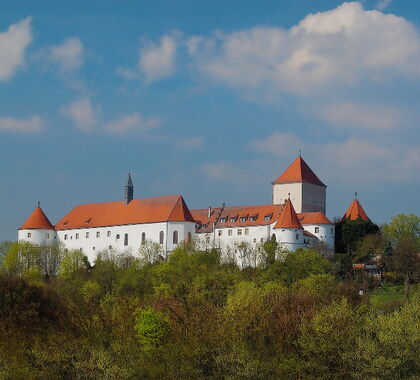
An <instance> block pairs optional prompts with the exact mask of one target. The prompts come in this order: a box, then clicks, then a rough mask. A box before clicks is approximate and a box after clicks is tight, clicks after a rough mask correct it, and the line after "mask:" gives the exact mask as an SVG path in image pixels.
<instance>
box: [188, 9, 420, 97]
mask: <svg viewBox="0 0 420 380" xmlns="http://www.w3.org/2000/svg"><path fill="white" fill-rule="evenodd" d="M188 51H189V53H190V55H191V56H192V57H194V59H195V60H196V62H197V66H198V68H199V70H200V71H201V72H202V73H205V74H206V75H209V76H210V77H212V78H214V79H217V80H219V81H222V82H225V83H227V84H229V85H231V86H233V87H238V88H250V89H260V90H262V91H264V92H269V91H273V89H274V90H276V91H279V92H289V93H294V94H299V95H313V94H317V95H319V94H320V92H321V93H322V92H323V91H324V92H325V93H331V88H335V87H340V86H341V87H343V88H346V87H348V86H355V85H357V84H365V83H366V82H373V81H378V80H386V79H384V78H394V77H395V75H393V74H396V75H401V74H404V75H407V76H415V77H417V78H419V77H420V67H419V66H418V64H417V62H419V61H420V36H419V34H418V32H417V30H416V28H415V27H414V26H413V25H412V24H411V23H410V22H408V21H407V20H405V19H404V18H402V17H397V16H395V15H392V14H384V13H381V12H379V11H377V10H364V9H363V7H362V5H361V4H360V3H358V2H349V3H343V4H342V5H340V6H339V7H337V8H335V9H333V10H330V11H325V12H318V13H315V14H309V15H308V16H306V17H305V18H304V19H303V20H302V21H301V22H300V23H299V24H297V25H295V26H294V27H292V28H291V29H289V30H285V29H282V28H276V27H256V28H252V29H248V30H244V31H240V32H234V33H230V34H220V33H219V34H216V35H215V36H213V37H211V38H207V39H205V38H199V37H193V38H192V39H190V41H189V43H188Z"/></svg>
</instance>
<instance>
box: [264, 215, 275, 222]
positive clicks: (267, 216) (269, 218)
mask: <svg viewBox="0 0 420 380" xmlns="http://www.w3.org/2000/svg"><path fill="white" fill-rule="evenodd" d="M272 217H273V214H271V215H266V216H264V220H265V221H266V222H268V221H269V220H271V218H272Z"/></svg>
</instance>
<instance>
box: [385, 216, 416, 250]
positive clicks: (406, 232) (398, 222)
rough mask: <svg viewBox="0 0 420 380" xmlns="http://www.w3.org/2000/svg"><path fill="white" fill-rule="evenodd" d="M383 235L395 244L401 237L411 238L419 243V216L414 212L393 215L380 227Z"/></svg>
mask: <svg viewBox="0 0 420 380" xmlns="http://www.w3.org/2000/svg"><path fill="white" fill-rule="evenodd" d="M382 231H383V233H384V235H385V237H386V238H387V239H388V240H390V241H391V242H392V243H393V245H396V244H397V243H398V241H400V240H401V239H413V240H414V241H416V242H417V244H420V217H418V216H417V215H415V214H398V215H395V216H394V217H393V218H392V220H391V222H390V223H389V224H386V225H384V226H383V227H382Z"/></svg>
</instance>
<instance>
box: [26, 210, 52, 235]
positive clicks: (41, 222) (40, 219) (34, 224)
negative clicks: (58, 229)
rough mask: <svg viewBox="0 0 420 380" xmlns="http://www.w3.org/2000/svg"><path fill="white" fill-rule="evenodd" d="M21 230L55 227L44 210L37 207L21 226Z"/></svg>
mask: <svg viewBox="0 0 420 380" xmlns="http://www.w3.org/2000/svg"><path fill="white" fill-rule="evenodd" d="M20 229H21V230H36V229H43V230H53V229H54V227H53V225H52V224H51V222H50V221H49V220H48V218H47V216H46V215H45V214H44V211H42V209H41V207H37V208H36V209H35V210H34V211H33V212H32V214H31V215H30V217H29V218H28V219H27V220H26V222H25V223H23V224H22V226H21V227H20Z"/></svg>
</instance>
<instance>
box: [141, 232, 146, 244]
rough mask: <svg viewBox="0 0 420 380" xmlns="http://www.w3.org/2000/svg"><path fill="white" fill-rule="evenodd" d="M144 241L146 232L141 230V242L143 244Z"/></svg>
mask: <svg viewBox="0 0 420 380" xmlns="http://www.w3.org/2000/svg"><path fill="white" fill-rule="evenodd" d="M145 242H146V232H143V233H142V234H141V244H144V243H145Z"/></svg>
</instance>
